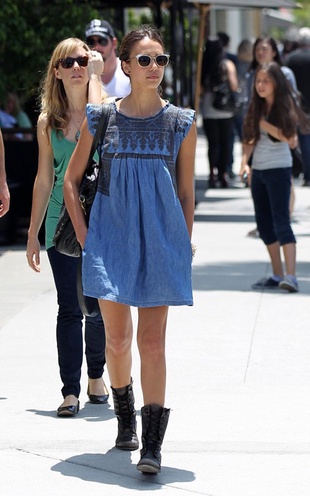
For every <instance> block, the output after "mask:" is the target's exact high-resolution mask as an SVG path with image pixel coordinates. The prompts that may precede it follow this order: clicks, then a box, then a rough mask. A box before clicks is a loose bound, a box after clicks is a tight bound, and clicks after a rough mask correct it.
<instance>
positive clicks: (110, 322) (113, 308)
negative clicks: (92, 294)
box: [99, 300, 133, 388]
mask: <svg viewBox="0 0 310 496" xmlns="http://www.w3.org/2000/svg"><path fill="white" fill-rule="evenodd" d="M99 305H100V310H101V314H102V318H103V321H104V326H105V333H106V349H105V355H106V362H107V367H108V372H109V377H110V382H111V386H112V387H113V388H121V387H123V386H127V385H128V384H130V381H131V364H132V356H131V345H132V335H133V330H132V319H131V312H130V307H129V306H128V305H123V304H121V303H115V302H113V301H106V300H99Z"/></svg>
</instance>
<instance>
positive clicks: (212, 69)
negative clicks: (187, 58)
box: [201, 36, 225, 90]
mask: <svg viewBox="0 0 310 496" xmlns="http://www.w3.org/2000/svg"><path fill="white" fill-rule="evenodd" d="M224 59H225V54H224V48H223V43H222V41H221V40H220V38H218V37H217V36H210V37H209V38H208V39H207V42H206V45H205V50H204V53H203V58H202V67H201V85H202V86H203V87H204V89H206V90H207V89H209V88H213V87H214V86H216V85H218V84H219V83H220V82H221V71H220V67H221V62H222V61H223V60H224Z"/></svg>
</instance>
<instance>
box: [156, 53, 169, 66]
mask: <svg viewBox="0 0 310 496" xmlns="http://www.w3.org/2000/svg"><path fill="white" fill-rule="evenodd" d="M168 62H169V59H168V57H167V55H157V57H156V64H157V65H158V66H159V67H165V66H166V65H167V64H168Z"/></svg>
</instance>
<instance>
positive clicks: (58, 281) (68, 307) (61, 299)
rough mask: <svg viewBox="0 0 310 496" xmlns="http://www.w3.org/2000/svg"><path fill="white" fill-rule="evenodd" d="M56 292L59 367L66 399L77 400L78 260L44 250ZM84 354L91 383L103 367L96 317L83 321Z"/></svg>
mask: <svg viewBox="0 0 310 496" xmlns="http://www.w3.org/2000/svg"><path fill="white" fill-rule="evenodd" d="M47 254H48V258H49V261H50V264H51V268H52V271H53V276H54V281H55V285H56V290H57V302H58V315H57V326H56V338H57V349H58V364H59V369H60V377H61V380H62V382H63V388H62V390H61V392H62V394H63V397H64V398H65V397H66V396H68V395H69V394H74V396H76V397H77V398H78V397H79V394H80V390H81V386H80V378H81V367H82V361H83V315H82V312H81V310H80V307H79V303H78V299H77V290H76V278H77V269H78V263H79V260H78V258H74V257H68V256H66V255H62V254H61V253H59V252H58V251H57V250H56V249H55V248H49V249H48V250H47ZM85 354H86V361H87V373H88V377H89V378H91V379H98V378H100V377H101V376H102V374H103V369H104V365H105V332H104V325H103V321H102V318H101V315H100V314H99V315H98V316H96V317H86V318H85Z"/></svg>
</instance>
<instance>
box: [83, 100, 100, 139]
mask: <svg viewBox="0 0 310 496" xmlns="http://www.w3.org/2000/svg"><path fill="white" fill-rule="evenodd" d="M101 113H102V105H94V104H91V103H88V104H87V105H86V117H87V126H88V130H89V132H90V134H91V135H92V136H95V132H96V129H97V126H98V122H99V119H100V115H101Z"/></svg>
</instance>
